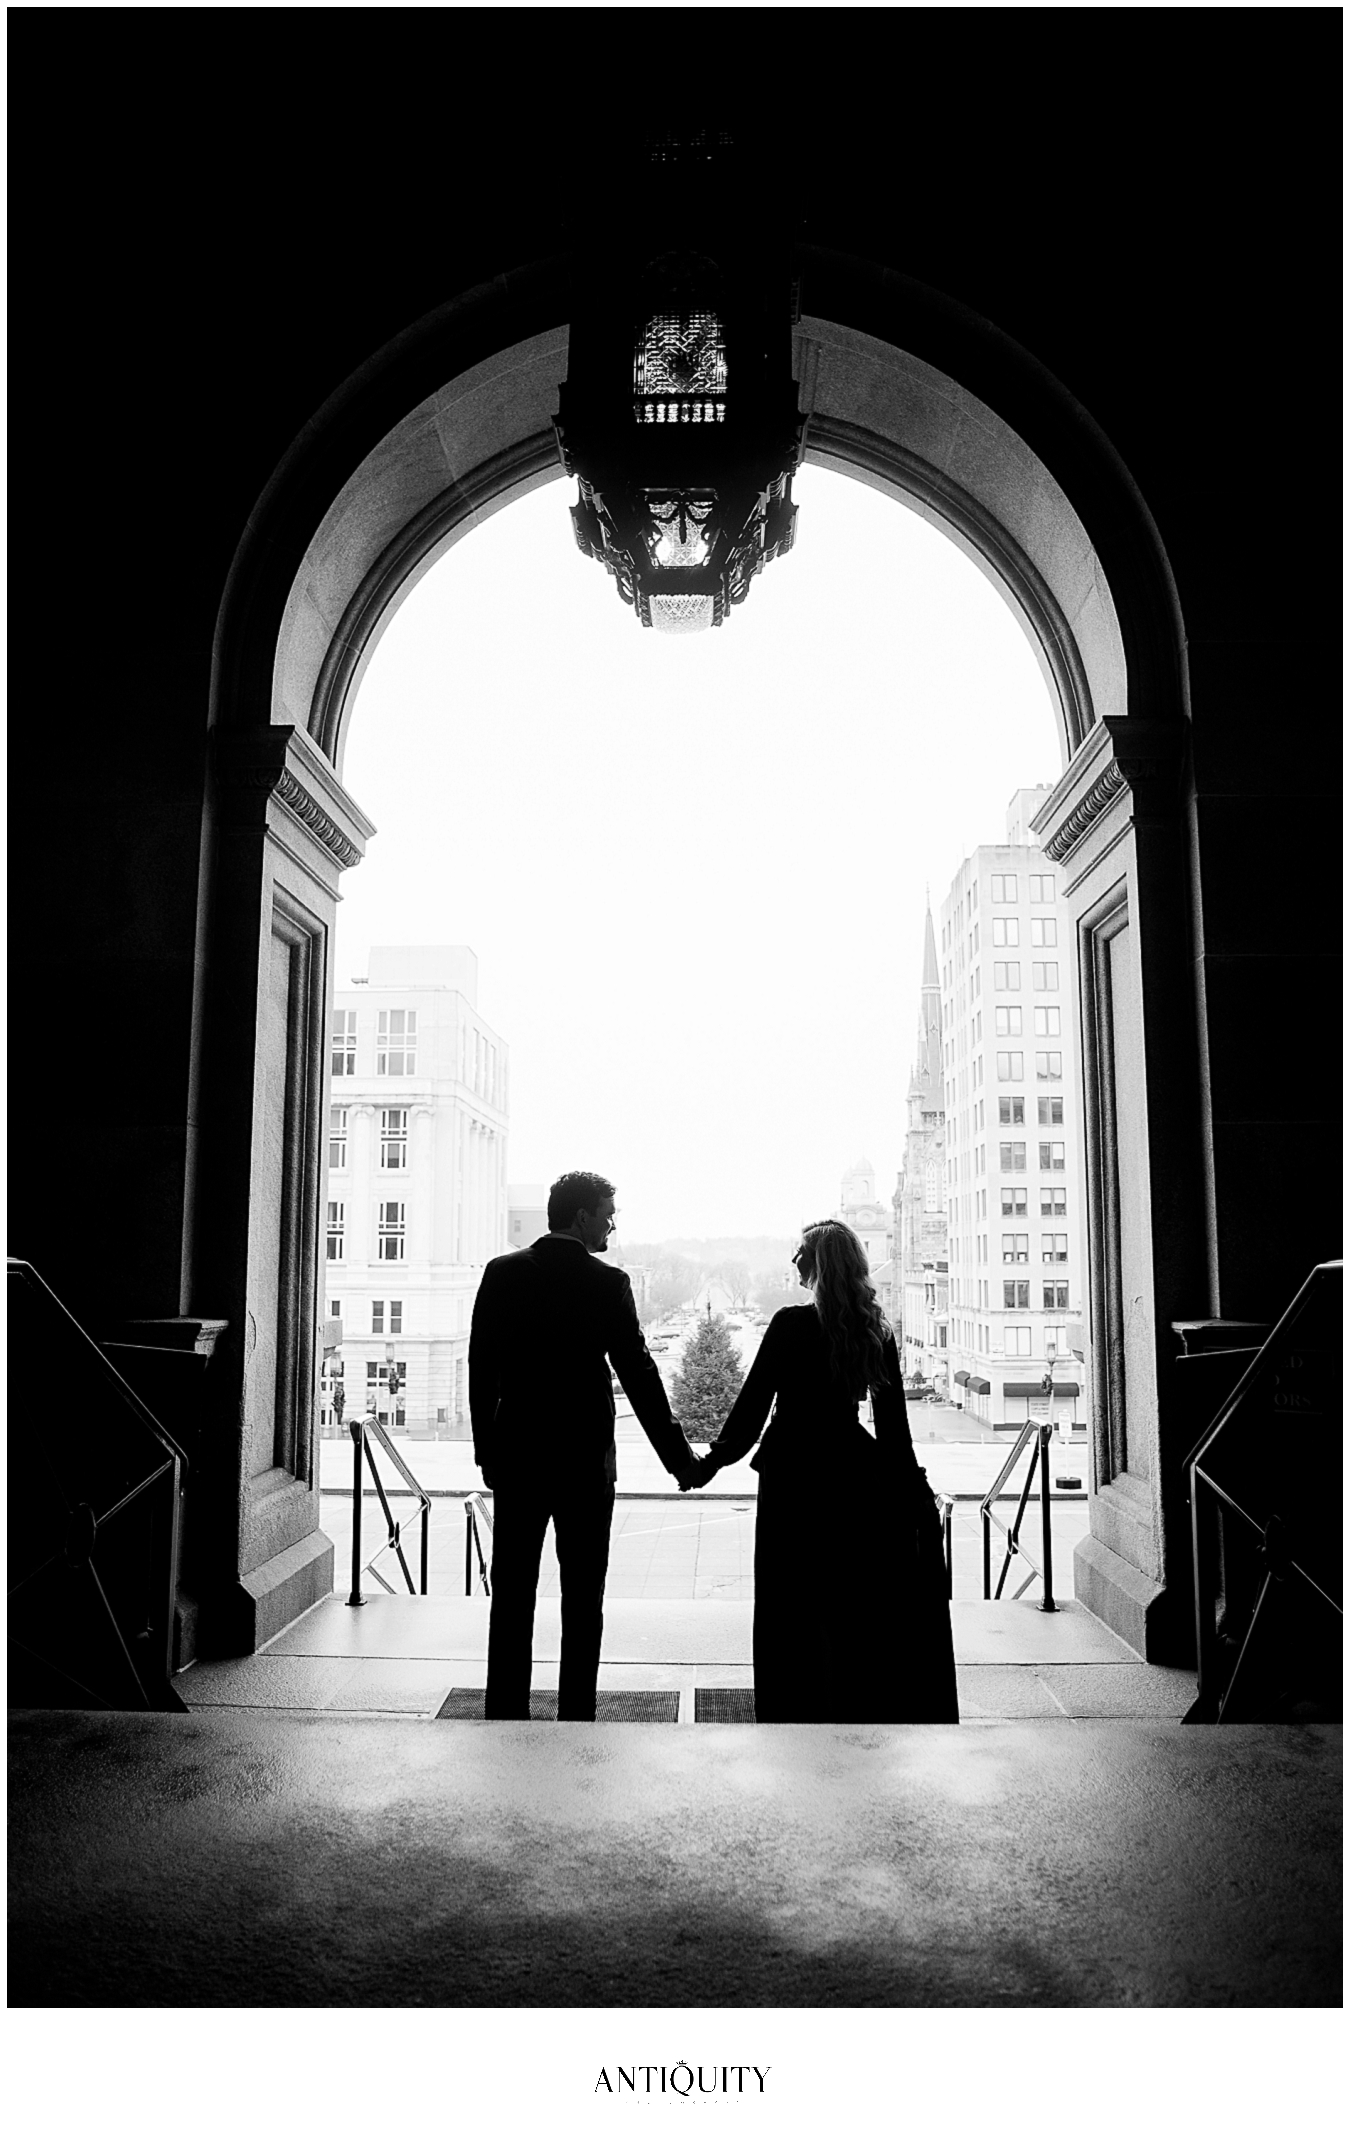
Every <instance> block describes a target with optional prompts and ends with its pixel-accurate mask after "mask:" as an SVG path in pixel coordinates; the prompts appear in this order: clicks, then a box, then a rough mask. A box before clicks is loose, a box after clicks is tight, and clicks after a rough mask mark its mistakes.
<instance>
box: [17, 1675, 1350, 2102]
mask: <svg viewBox="0 0 1350 2148" xmlns="http://www.w3.org/2000/svg"><path fill="white" fill-rule="evenodd" d="M270 1660H271V1661H272V1662H273V1663H276V1664H285V1662H286V1661H287V1659H286V1658H285V1657H284V1656H281V1655H273V1657H272V1658H271V1659H270ZM304 1660H306V1659H302V1658H296V1657H291V1658H290V1659H289V1661H290V1662H291V1663H292V1664H295V1663H300V1662H303V1661H304ZM328 1660H329V1661H330V1663H332V1664H333V1665H334V1666H336V1667H338V1672H339V1675H343V1671H342V1667H343V1666H350V1664H351V1662H352V1660H353V1659H351V1658H350V1657H342V1656H339V1655H334V1656H332V1657H330V1658H329V1659H328ZM1060 1668H1061V1669H1062V1670H1064V1671H1065V1672H1075V1673H1076V1672H1080V1671H1081V1666H1078V1667H1075V1666H1061V1667H1060ZM1339 1756H1340V1738H1339V1732H1337V1731H1335V1730H1332V1729H1329V1728H1326V1727H1321V1726H1319V1727H1306V1728H1299V1729H1287V1728H1274V1727H1262V1726H1256V1727H1233V1728H1229V1729H1224V1730H1219V1729H1216V1728H1209V1727H1204V1728H1202V1727H1196V1728H1183V1727H1182V1726H1180V1725H1179V1724H1177V1723H1176V1722H1175V1721H1169V1720H1164V1719H1162V1718H1159V1717H1157V1716H1154V1717H1151V1718H1149V1719H1145V1720H1134V1721H1130V1720H1120V1719H1116V1720H1100V1719H1098V1720H1091V1721H1089V1720H1083V1719H1076V1720H1070V1719H1068V1718H1067V1717H1066V1716H1065V1715H1064V1714H1062V1713H1060V1712H1059V1711H1058V1709H1057V1710H1056V1712H1055V1714H1054V1715H1053V1716H1052V1717H1051V1716H1043V1717H1041V1718H1040V1719H1030V1720H1020V1721H1009V1720H999V1721H992V1720H979V1721H976V1720H969V1721H967V1722H965V1723H963V1724H961V1725H959V1726H958V1725H943V1726H932V1727H927V1726H914V1727H908V1728H906V1727H902V1728H887V1729H851V1730H846V1729H835V1728H828V1727H822V1726H810V1725H802V1726H792V1725H768V1726H763V1727H760V1728H757V1729H755V1728H752V1729H739V1728H722V1727H718V1726H700V1727H698V1728H695V1729H688V1730H686V1729H683V1728H676V1729H672V1728H665V1727H661V1726H648V1725H645V1724H604V1725H593V1724H576V1723H565V1724H554V1723H548V1724H545V1723H531V1724H503V1723H457V1722H433V1721H429V1720H425V1719H423V1718H422V1717H421V1716H420V1715H419V1714H416V1713H413V1712H410V1711H398V1712H392V1713H387V1714H383V1715H375V1714H354V1713H349V1712H342V1711H340V1710H339V1709H336V1708H331V1707H330V1708H323V1709H314V1708H309V1709H303V1710H294V1709H288V1708H285V1707H282V1706H277V1705H272V1706H267V1707H246V1706H241V1705H238V1704H236V1705H233V1706H229V1707H224V1706H213V1707H208V1708H205V1709H203V1710H202V1711H201V1712H199V1713H193V1714H188V1715H181V1716H169V1715H123V1714H102V1715H93V1714H77V1713H69V1714H67V1713H60V1712H56V1711H52V1712H47V1713H37V1712H34V1713H28V1714H17V1715H15V1716H13V1717H11V1724H10V1775H9V1793H10V1857H9V1876H10V1900H11V1914H10V1978H9V2004H10V2007H11V2008H27V2009H33V2008H37V2009H43V2008H47V2009H51V2008H55V2009H62V2008H69V2007H80V2008H86V2009H87V2008H112V2009H117V2010H121V2011H122V2012H123V2013H124V2012H125V2010H127V2009H138V2008H165V2009H172V2010H182V2009H198V2008H211V2007H223V2008H241V2007H242V2008H254V2009H256V2008H264V2009H272V2008H280V2009H293V2008H297V2007H300V2008H416V2007H422V2008H426V2007H442V2008H474V2009H494V2008H515V2007H536V2008H545V2009H557V2008H579V2009H597V2008H599V2009H604V2008H615V2009H623V2010H631V2009H644V2008H645V2009H672V2008H673V2009H681V2010H695V2011H696V2013H697V2016H698V2018H699V2020H700V2021H701V2023H702V2027H701V2029H700V2030H699V2032H698V2035H699V2041H698V2045H697V2048H696V2049H695V2050H694V2051H693V2052H689V2053H686V2052H683V2050H682V2049H681V2048H677V2049H671V2050H666V2049H665V2043H666V2042H667V2041H668V2040H669V2039H668V2038H665V2039H662V2038H659V2037H652V2036H650V2035H648V2036H645V2037H644V2038H643V2039H641V2040H640V2047H635V2048H634V2050H633V2054H632V2055H634V2056H636V2057H638V2058H644V2057H648V2056H652V2057H658V2056H662V2057H666V2058H669V2059H670V2061H671V2062H672V2063H673V2062H674V2061H675V2059H676V2058H677V2057H678V2056H682V2055H683V2056H695V2057H697V2056H698V2055H699V2054H700V2053H702V2054H704V2055H708V2056H711V2055H714V2054H716V2053H717V2052H719V2051H725V2052H726V2054H727V2055H729V2056H731V2057H733V2058H744V2059H746V2060H749V2059H752V2058H755V2057H758V2056H761V2055H762V2050H763V2046H764V2042H765V2038H766V2036H767V2034H768V2024H767V2022H766V2024H765V2027H764V2029H762V2030H761V2029H758V2028H756V2026H755V2024H754V2022H751V2021H749V2018H748V2016H738V2017H737V2018H736V2019H734V2020H730V2021H729V2022H728V2024H727V2026H726V2028H724V2029H719V2028H718V2026H717V2024H716V2023H715V2022H714V2021H713V2020H711V2018H710V2015H711V2011H712V2010H714V2009H722V2008H727V2009H732V2010H737V2009H754V2010H756V2016H755V2019H756V2021H758V2020H759V2018H760V2015H759V2011H758V2010H763V2009H775V2008H783V2009H802V2008H806V2009H844V2010H846V2011H847V2010H849V2009H856V2008H887V2009H909V2008H927V2009H942V2010H946V2009H951V2008H974V2007H978V2008H994V2009H1006V2008H1010V2007H1012V2008H1019V2007H1037V2008H1049V2009H1083V2008H1119V2007H1128V2008H1179V2007H1184V2008H1206V2009H1212V2008H1239V2009H1246V2008H1267V2007H1281V2008H1283V2007H1292V2008H1317V2007H1335V2006H1337V2005H1339V2003H1340V1961H1341V1926H1340V1898H1339V1868H1340V1768H1339ZM681 2018H682V2019H683V2018H684V2017H683V2016H682V2017H681ZM38 2026H39V2027H40V2026H41V2024H40V2023H39V2024H38ZM582 2027H585V2032H586V2042H585V2046H584V2051H583V2052H582V2054H581V2055H582V2058H583V2060H584V2062H585V2063H587V2064H590V2063H591V2062H592V2059H593V2056H598V2055H599V2054H600V2053H601V2052H605V2051H607V2052H608V2054H609V2056H610V2058H611V2059H612V2058H614V2057H615V2056H616V2055H617V2056H621V2057H626V2056H628V2055H629V2053H628V2048H627V2045H626V2044H625V2042H624V2040H623V2038H622V2037H621V2036H620V2035H619V2034H618V2032H617V2031H615V2032H614V2033H612V2034H609V2035H607V2036H603V2037H601V2036H596V2035H595V2034H594V2033H593V2024H590V2023H589V2022H588V2023H586V2024H579V2031H580V2029H581V2028H582ZM166 2033H167V2025H166ZM447 2033H448V2032H447ZM680 2033H681V2035H682V2036H684V2037H685V2038H686V2040H688V2039H687V2032H686V2031H685V2030H683V2029H682V2030H681V2032H680ZM894 2035H895V2031H892V2049H893V2050H894V2048H895V2046H894ZM161 2041H162V2038H161ZM300 2041H301V2042H302V2043H303V2042H305V2041H307V2039H305V2038H304V2037H301V2039H300ZM986 2041H987V2040H986ZM1061 2041H1063V2042H1065V2044H1066V2046H1071V2045H1072V2043H1073V2037H1072V2035H1071V2033H1069V2032H1067V2031H1062V2030H1061V2031H1056V2033H1055V2035H1054V2037H1053V2038H1052V2041H1051V2044H1050V2045H1049V2046H1047V2047H1046V2064H1047V2066H1048V2068H1049V2069H1050V2071H1049V2073H1048V2074H1047V2075H1046V2076H1045V2079H1046V2080H1047V2081H1048V2080H1049V2079H1050V2077H1051V2076H1052V2075H1053V2072H1054V2052H1055V2049H1057V2048H1058V2046H1059V2044H1060V2042H1061ZM658 2043H659V2044H660V2046H661V2048H660V2049H655V2048H653V2046H654V2045H656V2044H658ZM249 2048H250V2046H249V2044H248V2041H247V2036H246V2032H245V2040H244V2043H243V2045H242V2046H241V2052H240V2057H241V2063H243V2065H244V2067H245V2070H246V2071H249V2070H250V2069H249V2065H248V2061H247V2059H246V2058H245V2057H244V2052H246V2051H247V2050H248V2049H249ZM454 2048H456V2047H453V2046H451V2045H449V2044H448V2043H447V2040H446V2034H444V2033H442V2032H439V2031H438V2035H437V2043H436V2045H435V2047H434V2048H429V2049H427V2050H426V2051H425V2052H424V2053H423V2054H422V2060H421V2061H419V2057H418V2051H417V2049H416V2047H415V2046H414V2045H413V2044H412V2043H410V2042H409V2041H408V2040H407V2039H406V2038H405V2039H403V2040H402V2041H401V2042H400V2043H399V2044H398V2046H397V2048H396V2047H395V2046H394V2045H392V2044H390V2043H389V2042H388V2039H387V2038H382V2039H381V2040H380V2041H379V2043H378V2045H376V2044H371V2043H369V2042H368V2041H367V2040H363V2041H362V2042H361V2043H360V2044H359V2045H358V2044H357V2043H355V2042H353V2045H352V2052H351V2065H350V2066H349V2067H348V2066H344V2067H342V2068H341V2069H340V2072H341V2076H342V2078H345V2079H349V2080H351V2081H353V2082H355V2081H356V2080H357V2079H358V2078H359V2077H360V2076H361V2074H362V2073H363V2072H366V2071H368V2070H369V2069H371V2068H378V2066H379V2060H380V2056H381V2054H383V2055H384V2056H385V2057H386V2058H387V2060H388V2061H389V2064H388V2065H387V2066H386V2067H385V2068H384V2069H383V2070H384V2072H385V2073H386V2074H387V2075H388V2077H389V2091H390V2093H391V2094H392V2084H393V2078H394V2075H395V2074H402V2073H406V2074H407V2076H408V2081H409V2083H410V2084H411V2085H413V2086H415V2084H416V2080H417V2077H418V2070H419V2063H421V2064H425V2063H430V2062H432V2061H433V2060H435V2061H437V2062H438V2063H437V2067H436V2070H437V2071H438V2073H440V2074H441V2075H442V2077H443V2083H444V2091H445V2098H446V2102H445V2107H444V2109H443V2110H442V2112H441V2117H442V2119H443V2121H444V2123H445V2124H446V2125H449V2126H450V2127H451V2129H452V2130H453V2121H454V2116H455V2099H454V2094H453V2077H454V2068H453V2067H451V2068H450V2070H449V2072H448V2073H447V2072H446V2070H445V2068H444V2067H442V2066H440V2065H439V2061H440V2060H442V2059H444V2058H446V2056H447V2054H448V2053H449V2052H450V2051H451V2050H452V2049H454ZM969 2048H970V2049H971V2051H972V2052H973V2051H974V2049H975V2046H974V2045H971V2046H970V2047H969ZM516 2049H517V2053H518V2058H517V2063H520V2064H524V2063H525V2061H526V2056H527V2053H528V2051H529V2049H530V2045H529V2044H528V2042H526V2041H523V2040H521V2039H519V2038H518V2039H517V2043H516ZM906 2050H907V2051H908V2052H909V2059H908V2061H907V2063H912V2064H913V2066H914V2068H915V2070H916V2077H917V2078H925V2077H926V2072H925V2069H926V2066H927V2063H928V2060H927V2059H926V2058H925V2056H924V2052H923V2048H922V2042H921V2040H919V2041H917V2042H916V2040H915V2039H914V2038H913V2037H911V2038H910V2039H909V2043H908V2044H907V2045H906ZM1192 2050H1193V2045H1192V2044H1189V2043H1188V2044H1187V2045H1186V2047H1185V2051H1184V2052H1183V2053H1182V2057H1183V2059H1186V2058H1187V2055H1188V2054H1189V2053H1191V2051H1192ZM224 2055H225V2054H224V2050H223V2047H222V2049H221V2050H220V2051H217V2052H215V2053H214V2054H213V2058H212V2063H211V2065H210V2066H208V2067H207V2068H206V2069H205V2070H204V2071H202V2072H200V2073H199V2076H198V2078H197V2080H196V2081H195V2083H194V2086H193V2090H192V2093H193V2094H194V2096H196V2097H198V2098H200V2097H201V2096H202V2095H205V2094H208V2093H209V2084H210V2081H211V2078H212V2068H214V2069H215V2070H220V2061H221V2059H222V2058H223V2057H224ZM459 2060H460V2063H462V2064H468V2065H470V2066H471V2065H472V2063H473V2061H472V2055H471V2049H470V2048H469V2047H462V2045H461V2047H460V2048H459ZM396 2061H397V2062H398V2063H395V2062H396ZM968 2070H969V2069H968V2068H967V2072H968ZM223 2072H224V2074H226V2075H228V2074H229V2072H230V2068H229V2067H228V2066H226V2067H225V2068H224V2069H223ZM1012 2075H1013V2087H1012V2090H1011V2091H1010V2092H1011V2093H1013V2094H1015V2096H1017V2097H1018V2098H1019V2099H1023V2100H1025V2098H1026V2097H1027V2096H1028V2095H1029V2093H1030V2088H1031V2086H1034V2082H1035V2078H1036V2077H1035V2074H1034V2069H1030V2070H1028V2053H1027V2050H1026V2049H1025V2048H1024V2049H1023V2052H1022V2057H1021V2060H1020V2061H1019V2062H1015V2063H1014V2065H1013V2068H1012ZM294 2078H295V2086H296V2093H301V2092H302V2089H303V2080H304V2068H303V2064H302V2065H301V2068H300V2071H299V2072H297V2073H296V2074H295V2077H294ZM555 2078H556V2082H557V2084H558V2085H557V2089H556V2094H557V2095H559V2096H560V2095H562V2093H563V2089H564V2088H565V2086H566V2074H565V2070H563V2071H561V2072H559V2073H558V2074H557V2075H556V2077H555ZM784 2078H785V2079H787V2080H790V2078H791V2076H790V2074H787V2075H785V2076H784ZM505 2079H506V2076H504V2075H502V2076H499V2085H501V2084H504V2082H505ZM593 2079H594V2073H593V2072H592V2074H591V2080H593ZM989 2086H990V2089H991V2092H992V2087H993V2083H992V2080H991V2082H990V2083H989ZM1141 2086H1142V2084H1141ZM1121 2087H1122V2093H1125V2094H1127V2095H1128V2094H1129V2093H1130V2091H1129V2090H1128V2088H1127V2087H1126V2084H1125V2083H1122V2084H1121ZM229 2092H230V2083H229V2081H228V2080H223V2082H222V2094H228V2093H229ZM256 2092H257V2093H259V2094H265V2091H263V2090H262V2089H261V2087H258V2089H257V2091H256ZM503 2092H504V2090H503ZM589 2093H590V2090H589V2084H587V2095H588V2096H589ZM962 2094H963V2090H962V2088H961V2084H960V2082H959V2081H958V2080H957V2079H956V2078H955V2077H948V2079H947V2083H946V2095H947V2098H948V2100H949V2101H950V2099H952V2098H955V2099H956V2102H957V2103H958V2104H959V2103H960V2101H961V2097H962ZM508 2100H510V2099H508ZM512 2107H513V2108H514V2104H513V2106H512ZM591 2108H592V2111H593V2109H594V2106H591ZM953 2111H954V2112H955V2105H953ZM997 2112H998V2104H997V2100H995V2101H994V2103H993V2104H992V2105H991V2113H990V2115H991V2116H992V2117H993V2118H995V2119H996V2118H997ZM540 2115H541V2117H542V2116H543V2113H542V2112H541V2114H540ZM784 2115H785V2114H783V2113H780V2114H779V2130H778V2132H777V2134H776V2138H777V2139H779V2140H786V2139H796V2138H802V2137H803V2136H802V2135H800V2134H797V2133H795V2132H794V2131H793V2130H792V2128H791V2126H790V2125H789V2126H788V2127H787V2129H786V2130H783V2117H784ZM951 2115H952V2114H951V2113H949V2119H950V2117H951ZM956 2115H958V2116H959V2112H957V2113H956ZM580 2123H581V2120H580V2119H579V2120H578V2124H580ZM342 2137H343V2138H346V2137H348V2135H347V2134H346V2133H345V2132H344V2133H343V2135H342ZM506 2137H508V2138H512V2137H519V2136H518V2135H515V2134H511V2133H508V2134H507V2136H506ZM569 2137H570V2136H569ZM1041 2137H1043V2136H1041ZM1197 2137H1201V2136H1197ZM1235 2137H1240V2138H1242V2139H1244V2140H1245V2139H1251V2138H1255V2136H1254V2135H1251V2134H1248V2133H1245V2132H1244V2133H1241V2134H1240V2135H1239V2136H1235Z"/></svg>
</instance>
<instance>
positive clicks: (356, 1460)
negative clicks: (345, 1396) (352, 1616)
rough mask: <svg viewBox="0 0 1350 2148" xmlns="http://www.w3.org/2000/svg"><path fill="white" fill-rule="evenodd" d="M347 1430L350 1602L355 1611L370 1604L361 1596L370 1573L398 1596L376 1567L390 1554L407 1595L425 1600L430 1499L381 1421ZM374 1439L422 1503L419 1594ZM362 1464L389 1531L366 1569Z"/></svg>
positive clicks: (356, 1422) (358, 1421)
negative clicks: (364, 1576)
mask: <svg viewBox="0 0 1350 2148" xmlns="http://www.w3.org/2000/svg"><path fill="white" fill-rule="evenodd" d="M347 1430H348V1431H349V1432H350V1434H351V1439H352V1593H351V1595H350V1596H349V1597H348V1598H347V1602H348V1604H349V1605H351V1606H352V1607H353V1608H354V1609H355V1608H359V1606H360V1605H361V1604H363V1603H365V1602H366V1601H367V1598H366V1597H364V1596H363V1595H362V1594H361V1576H362V1574H367V1573H368V1574H373V1575H374V1577H375V1579H376V1580H377V1581H378V1582H379V1584H380V1587H381V1588H382V1589H383V1590H384V1591H385V1592H386V1594H388V1595H390V1596H395V1595H397V1593H398V1591H397V1590H396V1589H395V1587H394V1585H393V1583H392V1582H389V1581H386V1580H385V1578H384V1575H383V1574H382V1573H380V1572H379V1571H378V1569H377V1568H376V1565H375V1561H376V1560H377V1559H382V1558H383V1557H384V1554H385V1553H386V1552H387V1551H391V1550H392V1551H393V1552H394V1554H395V1556H396V1557H397V1559H398V1563H399V1565H400V1566H401V1567H402V1568H403V1578H404V1580H405V1581H406V1582H407V1584H408V1594H409V1595H410V1596H417V1595H422V1596H425V1595H426V1594H427V1549H428V1537H427V1531H428V1523H429V1519H430V1515H431V1499H430V1496H429V1494H428V1493H426V1492H425V1491H423V1489H422V1486H421V1485H420V1484H419V1483H418V1481H417V1479H416V1477H415V1476H414V1475H413V1473H412V1471H411V1470H410V1469H409V1467H408V1465H407V1463H406V1462H405V1461H404V1459H403V1457H402V1455H401V1454H400V1453H399V1451H398V1449H397V1447H396V1446H395V1445H394V1443H393V1441H392V1440H391V1439H390V1437H389V1434H388V1433H387V1432H386V1431H385V1429H384V1426H383V1425H382V1424H381V1423H380V1421H379V1419H378V1417H366V1418H353V1420H352V1422H351V1423H350V1424H349V1425H348V1427H347ZM372 1437H374V1438H375V1439H376V1440H377V1441H378V1442H379V1444H380V1446H381V1447H383V1449H384V1451H385V1453H386V1455H387V1456H388V1458H389V1460H390V1461H391V1462H392V1463H393V1465H394V1467H395V1469H396V1470H397V1471H398V1473H399V1475H400V1476H401V1477H402V1479H403V1482H404V1485H405V1486H406V1488H407V1489H408V1491H410V1492H411V1493H412V1495H413V1497H414V1498H415V1499H416V1500H417V1501H418V1503H419V1507H420V1511H421V1517H422V1586H421V1589H420V1590H418V1589H415V1588H414V1587H413V1578H412V1575H411V1574H410V1573H409V1571H408V1562H407V1560H406V1559H405V1558H404V1556H403V1542H402V1525H401V1524H400V1523H399V1522H396V1521H395V1520H394V1517H393V1515H392V1513H391V1512H390V1510H389V1497H388V1495H387V1494H386V1492H385V1489H384V1486H383V1484H382V1483H381V1482H380V1472H379V1470H378V1469H377V1468H376V1466H375V1457H374V1455H373V1454H372V1453H371V1448H370V1442H371V1438H372ZM363 1460H364V1461H366V1462H368V1463H369V1464H370V1474H371V1479H372V1481H373V1483H374V1486H375V1490H376V1493H377V1494H378V1496H379V1501H380V1505H381V1506H382V1507H383V1509H384V1521H385V1528H386V1530H387V1531H388V1534H387V1535H386V1537H385V1540H384V1542H383V1543H382V1544H381V1546H380V1548H379V1550H378V1551H376V1552H372V1553H371V1555H370V1557H369V1558H368V1559H367V1560H366V1562H365V1564H364V1566H363V1565H362V1563H361V1513H362V1503H363V1500H364V1496H365V1495H364V1491H363V1489H362V1484H361V1465H362V1462H363ZM398 1496H399V1494H398V1492H397V1491H395V1492H394V1497H395V1498H397V1497H398Z"/></svg>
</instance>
